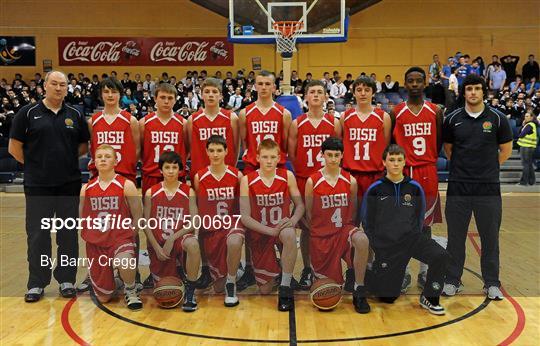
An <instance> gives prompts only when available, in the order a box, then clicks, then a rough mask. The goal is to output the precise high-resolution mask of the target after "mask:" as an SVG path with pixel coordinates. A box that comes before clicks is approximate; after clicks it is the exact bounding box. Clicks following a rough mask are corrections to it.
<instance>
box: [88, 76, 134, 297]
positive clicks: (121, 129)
mask: <svg viewBox="0 0 540 346" xmlns="http://www.w3.org/2000/svg"><path fill="white" fill-rule="evenodd" d="M123 90H124V89H123V87H122V84H121V83H120V82H119V81H118V80H117V79H115V78H105V79H104V80H102V81H101V83H100V91H101V98H102V100H103V104H104V105H105V107H104V109H103V110H102V111H99V112H97V113H95V114H94V115H92V117H91V118H90V119H88V130H89V131H90V158H91V160H90V163H89V164H88V169H89V170H90V172H91V173H92V176H93V177H95V176H97V169H96V165H95V163H94V157H95V151H96V148H97V147H99V146H100V145H102V144H109V145H111V146H112V147H113V148H114V150H115V152H116V156H117V157H116V167H115V168H114V170H115V171H116V173H119V174H121V175H122V176H124V177H126V178H127V179H129V180H131V181H132V182H133V183H136V180H135V177H136V173H137V168H136V166H137V160H138V159H139V153H140V142H139V137H140V135H139V126H138V124H137V119H136V118H135V117H134V116H132V115H131V114H130V113H129V112H127V111H124V110H122V109H121V108H120V98H121V97H122V94H123ZM138 244H139V242H138V235H137V251H138V248H139V245H138ZM139 276H140V275H139V273H138V272H137V286H138V288H139V289H142V285H141V283H140V277H139ZM88 283H89V282H88V278H86V279H85V280H84V281H83V282H82V283H81V285H80V286H79V288H78V289H79V290H80V291H84V290H86V289H88V287H89V285H88Z"/></svg>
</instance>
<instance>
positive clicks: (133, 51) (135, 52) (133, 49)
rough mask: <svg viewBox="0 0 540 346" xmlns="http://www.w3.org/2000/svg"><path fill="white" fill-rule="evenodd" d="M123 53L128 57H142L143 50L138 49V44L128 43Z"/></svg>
mask: <svg viewBox="0 0 540 346" xmlns="http://www.w3.org/2000/svg"><path fill="white" fill-rule="evenodd" d="M122 52H124V53H126V55H131V56H139V55H141V50H140V49H138V47H137V42H135V41H127V42H126V45H125V46H124V47H122Z"/></svg>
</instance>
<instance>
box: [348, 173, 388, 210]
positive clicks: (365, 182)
mask: <svg viewBox="0 0 540 346" xmlns="http://www.w3.org/2000/svg"><path fill="white" fill-rule="evenodd" d="M351 174H352V176H353V177H354V179H356V183H357V184H358V207H360V206H361V205H362V198H363V197H364V194H365V193H366V191H367V190H368V188H369V187H370V186H371V184H373V183H374V182H375V181H376V180H377V179H379V178H381V177H382V176H383V174H384V173H383V172H356V171H352V172H351Z"/></svg>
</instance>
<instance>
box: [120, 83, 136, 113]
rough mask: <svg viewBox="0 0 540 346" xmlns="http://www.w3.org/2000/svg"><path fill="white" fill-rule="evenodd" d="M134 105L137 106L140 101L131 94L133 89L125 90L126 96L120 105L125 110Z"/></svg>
mask: <svg viewBox="0 0 540 346" xmlns="http://www.w3.org/2000/svg"><path fill="white" fill-rule="evenodd" d="M132 103H134V104H135V105H137V104H138V103H139V101H137V99H135V98H134V97H133V95H132V93H131V89H129V88H127V89H124V96H122V99H121V100H120V105H121V107H122V108H123V109H127V108H129V105H130V104H132Z"/></svg>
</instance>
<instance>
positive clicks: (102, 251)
mask: <svg viewBox="0 0 540 346" xmlns="http://www.w3.org/2000/svg"><path fill="white" fill-rule="evenodd" d="M124 253H127V254H130V255H131V257H132V258H135V237H134V236H133V237H127V238H119V239H115V240H114V243H113V244H112V245H111V246H107V247H102V246H98V245H95V244H91V243H86V256H88V259H89V260H91V261H92V262H91V266H90V268H89V270H88V271H89V274H90V280H91V281H92V287H93V288H94V292H95V293H96V294H98V295H102V296H107V295H111V294H113V292H114V290H115V289H116V285H115V282H114V268H115V265H116V266H117V267H118V263H114V262H113V259H114V258H115V257H117V256H118V255H120V254H124ZM120 265H121V266H122V267H125V266H127V267H128V268H131V267H133V270H135V269H136V263H135V261H134V260H133V261H131V262H130V263H121V264H120Z"/></svg>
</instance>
